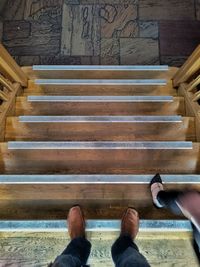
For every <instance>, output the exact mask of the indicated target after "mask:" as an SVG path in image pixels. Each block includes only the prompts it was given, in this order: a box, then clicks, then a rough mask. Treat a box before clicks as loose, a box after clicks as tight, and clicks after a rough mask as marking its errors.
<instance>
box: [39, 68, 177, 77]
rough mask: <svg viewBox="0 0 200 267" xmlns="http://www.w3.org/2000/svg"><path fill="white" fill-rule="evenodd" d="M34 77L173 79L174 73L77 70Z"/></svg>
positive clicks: (55, 71) (54, 71) (42, 72)
mask: <svg viewBox="0 0 200 267" xmlns="http://www.w3.org/2000/svg"><path fill="white" fill-rule="evenodd" d="M34 76H35V77H37V78H39V79H52V77H53V78H54V79H162V78H166V76H167V77H169V78H170V77H172V73H169V74H168V73H167V72H166V71H110V70H104V71H103V70H102V71H94V70H80V71H78V70H76V71H70V70H68V71H67V70H66V71H62V70H60V71H59V70H52V71H50V70H49V71H48V70H47V71H45V70H42V71H36V70H34Z"/></svg>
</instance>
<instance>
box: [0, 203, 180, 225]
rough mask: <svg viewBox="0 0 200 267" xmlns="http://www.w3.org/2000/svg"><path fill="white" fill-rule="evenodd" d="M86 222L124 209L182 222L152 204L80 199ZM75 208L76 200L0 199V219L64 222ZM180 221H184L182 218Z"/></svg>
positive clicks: (119, 213) (118, 214)
mask: <svg viewBox="0 0 200 267" xmlns="http://www.w3.org/2000/svg"><path fill="white" fill-rule="evenodd" d="M80 204H81V205H82V206H83V207H84V213H85V217H86V219H119V218H122V215H123V213H124V210H125V209H127V207H128V206H129V207H134V208H135V209H136V210H137V211H138V212H139V214H140V218H141V219H155V220H160V219H161V220H166V219H181V218H182V217H180V216H176V215H173V214H172V212H170V211H167V210H165V209H163V210H162V211H160V210H158V209H156V208H155V207H154V206H153V205H152V202H151V203H149V204H147V203H143V202H142V201H141V200H140V201H139V200H138V201H136V200H134V201H131V200H125V199H124V200H123V203H122V202H121V203H120V205H117V204H119V201H118V203H117V202H116V201H114V200H101V202H99V204H97V202H96V203H93V201H90V200H88V201H87V200H83V199H82V200H81V203H80ZM72 205H77V200H53V199H51V200H42V199H40V200H36V199H35V200H33V199H32V200H18V201H16V200H1V202H0V208H1V213H0V219H1V220H57V219H63V220H65V219H66V216H67V212H68V210H69V209H70V208H71V207H72ZM182 219H183V218H182Z"/></svg>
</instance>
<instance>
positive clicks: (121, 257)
mask: <svg viewBox="0 0 200 267" xmlns="http://www.w3.org/2000/svg"><path fill="white" fill-rule="evenodd" d="M111 253H112V258H113V261H114V263H115V266H116V267H150V265H149V263H148V262H147V260H146V259H145V257H144V256H143V255H142V254H141V253H140V252H139V249H138V247H137V245H136V244H135V243H134V242H133V240H132V238H131V237H130V236H120V237H119V238H118V239H117V240H116V241H115V243H114V244H113V246H112V249H111Z"/></svg>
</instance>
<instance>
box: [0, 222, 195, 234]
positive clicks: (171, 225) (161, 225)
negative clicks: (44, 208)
mask: <svg viewBox="0 0 200 267" xmlns="http://www.w3.org/2000/svg"><path fill="white" fill-rule="evenodd" d="M120 228H121V220H87V221H86V231H87V232H99V231H100V232H108V231H110V232H111V231H112V232H119V231H120ZM139 229H140V231H153V232H165V231H167V232H172V231H173V232H174V231H177V232H192V227H191V224H190V222H189V221H187V220H173V221H172V220H140V225H139ZM67 230H68V228H67V226H66V221H64V220H53V221H52V220H51V221H49V220H48V221H47V220H46V221H45V220H43V221H1V222H0V232H1V233H2V232H4V233H5V232H13V231H14V232H30V233H31V232H43V233H44V232H58V231H59V232H62V231H63V232H66V231H67Z"/></svg>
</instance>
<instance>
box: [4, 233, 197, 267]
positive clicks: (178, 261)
mask: <svg viewBox="0 0 200 267" xmlns="http://www.w3.org/2000/svg"><path fill="white" fill-rule="evenodd" d="M117 235H118V234H117V233H114V232H107V233H106V234H105V233H93V234H92V236H91V234H90V235H89V239H90V240H91V241H92V245H93V247H92V252H91V256H90V260H89V262H90V263H91V267H94V266H95V267H105V266H106V267H111V266H113V263H112V259H111V254H110V248H111V246H112V244H113V242H114V240H115V239H116V238H117ZM190 238H191V236H190V234H188V233H186V232H180V233H176V235H175V234H174V233H155V232H146V233H145V232H140V233H139V235H138V237H137V240H136V243H137V245H138V246H139V249H140V252H141V253H142V254H143V255H144V256H145V257H146V258H147V259H148V261H149V263H150V265H151V266H152V267H159V266H162V267H173V266H176V267H188V266H192V267H198V266H199V265H198V263H197V261H196V256H195V255H194V252H193V249H192V245H191V241H190ZM68 242H69V238H68V237H67V235H66V233H64V232H58V233H20V232H19V233H14V232H11V233H1V234H0V243H1V246H0V266H2V267H6V266H9V267H46V266H47V264H48V263H50V262H51V261H53V260H54V259H55V258H56V256H58V255H59V254H60V253H61V252H62V251H63V250H64V248H65V247H66V245H67V243H68Z"/></svg>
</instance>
